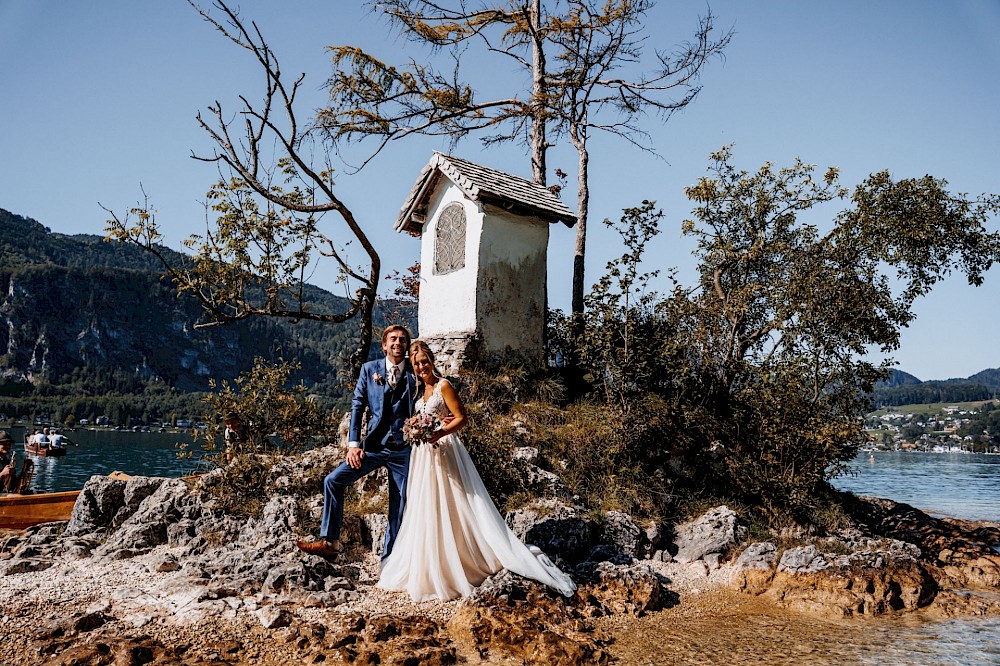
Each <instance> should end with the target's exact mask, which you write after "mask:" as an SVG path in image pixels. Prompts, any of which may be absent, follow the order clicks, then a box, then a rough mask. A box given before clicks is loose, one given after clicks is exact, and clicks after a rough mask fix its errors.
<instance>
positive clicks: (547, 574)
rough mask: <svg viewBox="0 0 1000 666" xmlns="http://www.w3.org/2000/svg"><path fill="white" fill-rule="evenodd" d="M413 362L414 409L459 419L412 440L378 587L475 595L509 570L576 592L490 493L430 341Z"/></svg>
mask: <svg viewBox="0 0 1000 666" xmlns="http://www.w3.org/2000/svg"><path fill="white" fill-rule="evenodd" d="M410 363H411V364H412V365H413V369H414V371H415V372H416V375H417V378H418V379H419V381H420V384H419V387H418V391H417V392H418V394H419V395H420V398H419V399H418V400H417V404H416V407H415V408H414V413H415V414H419V413H425V414H431V415H433V416H437V417H438V418H439V419H441V420H442V422H443V421H444V418H445V417H446V416H449V415H453V416H454V418H453V419H451V420H450V421H449V422H448V423H447V424H445V425H443V426H442V427H441V428H439V429H438V430H436V431H435V432H434V433H433V434H432V435H431V436H430V438H429V442H428V443H424V444H420V445H414V446H413V450H412V453H411V454H410V475H409V477H408V481H407V484H406V487H407V499H406V509H405V510H404V512H403V523H402V526H401V527H400V530H399V535H398V536H397V537H396V545H395V546H394V547H393V549H392V553H391V554H390V555H389V557H388V558H386V560H385V561H384V562H383V565H382V575H381V577H380V578H379V581H378V586H379V587H381V588H383V589H386V590H398V591H406V592H408V593H409V594H410V596H411V597H412V598H413V599H414V600H415V601H426V600H429V599H442V600H445V599H454V598H456V597H460V596H461V597H464V596H469V595H470V594H472V592H473V590H474V589H475V587H476V586H478V585H479V584H481V583H482V582H483V581H484V580H486V578H488V577H489V576H491V575H492V574H494V573H497V572H498V571H500V570H501V569H507V570H509V571H512V572H514V573H516V574H520V575H522V576H525V577H526V578H532V579H534V580H537V581H539V582H541V583H544V584H545V585H548V586H549V587H551V588H553V589H555V590H557V591H559V592H560V593H562V594H564V595H566V596H571V595H573V593H574V592H575V591H576V585H575V584H574V583H573V581H572V579H570V577H569V576H567V575H566V574H565V573H563V572H562V571H560V570H559V569H558V568H557V567H556V566H555V565H554V564H553V563H552V562H551V560H549V558H548V557H546V555H545V553H543V552H542V551H541V550H539V549H538V548H536V547H534V546H526V545H525V544H523V543H521V541H520V540H519V539H518V538H517V537H516V536H515V535H514V533H513V532H511V531H510V528H508V527H507V523H506V522H504V519H503V517H502V516H501V515H500V512H499V511H497V508H496V506H495V505H494V504H493V500H492V499H490V496H489V493H488V492H487V490H486V486H484V485H483V481H482V479H481V478H480V477H479V473H478V472H477V471H476V467H475V465H474V464H473V463H472V459H471V458H470V457H469V453H468V451H466V450H465V447H464V446H463V445H462V442H461V440H459V438H458V436H457V435H456V434H455V433H456V432H457V431H458V430H461V429H462V427H464V426H465V423H466V417H465V411H464V410H463V408H462V401H461V400H460V399H459V397H458V393H457V392H456V391H455V389H454V387H452V385H451V384H450V383H449V382H448V380H447V379H444V378H443V377H441V376H440V375H438V374H437V371H436V370H435V368H434V353H433V352H432V351H431V349H430V347H428V346H427V343H425V342H423V341H422V340H415V341H414V342H413V344H412V345H410ZM421 389H422V390H421Z"/></svg>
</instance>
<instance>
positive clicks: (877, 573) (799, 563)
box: [767, 542, 938, 617]
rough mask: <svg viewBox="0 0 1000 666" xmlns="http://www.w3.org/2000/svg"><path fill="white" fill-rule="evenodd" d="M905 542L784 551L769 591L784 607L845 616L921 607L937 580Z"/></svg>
mask: <svg viewBox="0 0 1000 666" xmlns="http://www.w3.org/2000/svg"><path fill="white" fill-rule="evenodd" d="M897 543H898V542H897ZM901 546H902V547H900V548H897V549H893V548H892V547H890V548H888V549H885V550H881V551H860V552H854V553H850V554H846V555H835V554H832V553H824V552H821V551H820V550H819V549H817V548H816V546H802V547H799V548H792V549H789V550H786V551H785V552H784V553H783V554H782V555H781V559H780V560H779V561H778V565H777V569H776V571H775V573H774V578H773V579H772V581H771V584H770V586H769V588H768V590H767V594H768V595H769V596H770V597H772V598H773V599H774V600H775V601H777V602H778V603H780V604H781V605H784V606H788V607H791V608H795V609H798V610H805V611H811V612H818V613H821V614H826V615H839V616H846V617H849V616H853V615H882V614H885V613H889V612H892V611H900V610H916V609H918V608H922V607H924V606H926V605H928V604H929V603H930V602H931V601H932V600H933V598H934V595H935V593H936V592H937V589H938V587H937V584H936V583H935V581H934V579H933V578H932V577H931V575H930V573H929V572H928V571H927V570H926V569H925V568H924V567H923V566H921V565H920V563H919V562H918V561H917V560H916V558H915V557H913V555H912V554H911V553H908V552H907V549H906V548H905V546H903V545H901Z"/></svg>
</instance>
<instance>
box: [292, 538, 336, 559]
mask: <svg viewBox="0 0 1000 666" xmlns="http://www.w3.org/2000/svg"><path fill="white" fill-rule="evenodd" d="M295 546H296V547H297V548H298V549H299V550H301V551H302V552H303V553H308V554H309V555H316V556H317V557H322V558H325V559H328V560H335V559H337V556H339V555H340V551H341V550H342V548H341V547H340V546H334V545H333V543H331V542H329V541H327V540H325V539H320V540H319V541H301V540H296V542H295Z"/></svg>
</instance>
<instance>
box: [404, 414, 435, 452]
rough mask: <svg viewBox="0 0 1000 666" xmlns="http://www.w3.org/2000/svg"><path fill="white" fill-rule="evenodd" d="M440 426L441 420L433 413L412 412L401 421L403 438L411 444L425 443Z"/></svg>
mask: <svg viewBox="0 0 1000 666" xmlns="http://www.w3.org/2000/svg"><path fill="white" fill-rule="evenodd" d="M440 427H441V420H440V419H439V418H438V417H436V416H434V415H433V414H426V413H423V412H421V413H420V414H414V415H413V416H411V417H410V418H408V419H406V421H405V422H404V423H403V438H404V439H405V440H406V441H407V442H408V443H409V444H410V445H412V446H420V445H421V444H427V443H429V442H430V439H431V436H432V435H433V434H434V432H435V431H436V430H438V428H440ZM435 444H436V443H435Z"/></svg>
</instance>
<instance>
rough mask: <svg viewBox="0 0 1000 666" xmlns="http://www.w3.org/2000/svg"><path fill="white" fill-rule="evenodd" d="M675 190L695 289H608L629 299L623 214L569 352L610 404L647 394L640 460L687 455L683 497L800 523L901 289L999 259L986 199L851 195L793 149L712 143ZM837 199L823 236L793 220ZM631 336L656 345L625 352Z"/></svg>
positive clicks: (845, 452) (861, 391) (823, 482)
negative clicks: (704, 162)
mask: <svg viewBox="0 0 1000 666" xmlns="http://www.w3.org/2000/svg"><path fill="white" fill-rule="evenodd" d="M687 195H688V197H689V198H690V199H691V200H692V202H693V203H694V210H693V216H692V218H691V219H690V220H688V221H686V222H685V223H684V231H685V233H686V234H688V235H691V236H693V237H694V238H695V240H696V241H697V249H696V250H695V256H696V258H697V260H698V280H697V283H696V284H695V285H693V286H690V287H685V286H682V285H679V284H677V285H675V287H674V289H673V291H672V292H671V293H670V294H668V295H667V296H666V297H664V298H653V297H652V296H650V295H649V293H648V292H645V294H644V296H643V297H635V296H633V297H631V298H628V299H626V298H624V294H626V293H629V292H631V293H633V294H635V295H638V294H639V293H642V290H641V289H640V290H637V289H636V286H637V285H641V284H642V282H641V281H639V280H637V276H638V275H641V273H640V272H639V271H638V269H637V268H636V267H635V266H636V265H637V264H638V262H639V260H640V259H641V257H642V254H641V248H642V246H643V245H644V244H645V243H646V242H647V241H648V239H649V238H651V237H652V230H651V229H650V226H651V225H655V224H656V223H657V222H658V219H659V216H658V214H656V213H655V211H654V210H653V209H652V207H651V205H648V204H646V205H644V207H643V208H640V209H635V210H633V211H626V216H624V217H623V218H622V220H623V226H624V227H626V228H629V227H631V228H632V234H633V235H632V236H631V237H629V236H626V237H625V238H626V248H628V249H629V250H630V251H629V252H628V253H627V254H626V255H624V256H623V257H622V258H621V260H617V261H615V262H612V263H611V264H609V273H608V275H607V276H606V277H605V278H604V279H603V280H602V281H600V282H599V283H598V284H597V285H596V287H595V288H594V289H593V290H592V292H591V294H590V296H589V298H591V299H592V304H590V305H588V309H589V310H592V312H591V313H589V314H588V318H587V322H588V324H587V326H588V328H587V332H586V335H585V336H584V339H583V342H582V344H581V349H580V358H581V359H584V360H585V361H586V363H587V364H588V371H589V373H590V376H591V378H592V380H593V381H594V382H595V384H596V385H598V386H599V387H601V389H602V390H603V391H604V392H605V394H606V395H608V397H609V398H610V397H611V396H612V393H611V392H609V391H608V387H609V386H617V387H618V388H617V390H616V391H615V393H614V394H615V395H617V396H619V399H623V400H625V401H626V402H628V401H630V400H633V401H634V400H636V398H635V397H634V396H640V395H643V394H659V395H661V396H663V397H664V398H665V400H664V407H663V409H667V410H670V411H671V413H672V418H675V419H676V420H677V422H676V428H677V430H676V431H677V439H678V442H676V443H675V444H673V448H674V451H673V452H672V453H671V457H672V458H673V459H672V460H670V461H664V459H663V452H662V451H660V450H657V449H651V450H649V451H647V452H645V455H644V456H643V457H642V458H643V459H646V460H651V461H659V463H657V462H654V464H660V463H663V462H669V463H670V464H674V465H675V466H684V465H687V466H688V471H687V473H688V478H687V480H686V483H688V486H689V489H688V490H689V492H691V493H696V494H697V493H705V492H709V493H711V492H715V493H718V492H727V493H730V494H731V495H732V496H733V499H734V500H735V501H738V502H742V503H744V504H745V505H747V506H752V507H757V508H758V509H759V510H760V511H761V512H762V513H763V514H764V515H765V516H767V517H768V518H770V519H772V520H774V521H776V522H781V521H783V520H786V519H789V518H792V519H797V520H808V519H810V516H813V515H815V514H816V512H817V511H819V510H820V509H821V507H822V505H823V503H824V502H827V501H828V500H829V497H830V490H829V485H828V483H827V480H828V479H829V478H830V476H831V475H833V474H836V473H838V471H840V470H841V469H843V465H844V464H845V463H846V462H847V461H849V460H851V459H852V458H853V457H854V456H855V454H856V452H857V449H858V447H859V446H861V445H862V444H864V443H865V442H866V435H865V431H864V415H865V413H866V411H867V409H868V405H869V396H870V395H871V391H872V389H873V387H874V385H875V383H876V381H878V380H879V379H880V378H884V377H886V376H887V374H888V372H887V370H888V368H889V366H890V364H891V361H890V360H886V361H884V362H883V363H881V364H875V363H873V362H871V361H870V360H868V357H867V354H868V352H869V350H870V349H873V348H874V349H879V350H881V351H882V352H883V353H884V354H886V355H889V354H891V353H892V352H893V351H894V350H895V349H897V348H898V346H899V336H900V331H901V329H902V328H903V327H904V326H906V325H907V324H909V323H910V322H911V321H912V320H913V317H914V313H913V304H914V302H915V300H916V299H917V298H919V297H920V296H922V295H924V294H926V293H927V292H928V291H929V290H930V289H931V288H932V287H933V285H934V284H936V283H937V282H938V281H940V280H941V279H942V278H944V277H945V276H946V275H948V274H949V273H951V272H961V273H964V274H965V275H966V277H967V279H968V280H969V282H970V283H971V284H976V285H978V284H981V283H982V279H983V274H984V273H985V271H986V270H987V269H989V267H990V266H991V265H992V264H993V262H994V261H996V260H997V258H998V257H1000V234H997V233H996V232H992V231H989V230H987V228H986V222H987V221H989V220H990V219H991V218H993V217H995V216H996V214H997V213H998V212H1000V198H998V197H996V196H992V195H990V196H986V195H984V196H981V197H977V198H971V197H969V196H967V195H964V194H952V193H950V192H949V191H948V190H947V184H946V183H945V182H944V181H942V180H938V179H935V178H931V177H929V176H927V177H924V178H919V179H903V180H898V181H897V180H894V179H892V178H891V177H890V176H889V174H888V173H886V172H879V173H876V174H873V175H872V176H870V177H869V178H867V179H866V180H865V181H864V182H862V183H861V184H860V185H858V186H857V187H856V188H855V189H854V190H853V192H851V191H849V190H847V189H846V188H843V187H841V186H840V184H839V178H838V173H837V170H836V169H829V170H827V171H826V172H824V173H822V174H817V172H816V168H815V167H813V166H811V165H808V164H805V163H803V162H802V161H801V160H796V161H795V163H794V164H793V165H792V166H789V167H786V168H780V169H779V168H775V167H774V165H772V164H765V165H764V166H762V167H761V168H759V169H758V170H756V171H755V172H747V171H743V170H740V169H738V168H736V167H735V166H734V165H733V164H732V153H731V150H730V149H729V148H725V149H723V150H721V151H719V152H718V153H716V154H715V155H713V156H712V161H711V165H710V168H709V173H708V175H706V176H705V177H703V178H701V179H700V180H699V181H698V182H697V184H695V185H694V186H692V187H690V188H688V190H687ZM838 200H849V201H850V204H849V206H848V207H846V209H844V210H842V211H841V212H839V213H836V214H834V215H832V216H831V218H832V221H831V222H830V223H828V224H827V225H826V227H825V229H824V230H821V229H820V227H819V226H818V225H817V224H815V223H813V222H812V221H805V220H804V219H803V216H804V214H805V213H807V212H809V216H808V217H809V220H816V219H818V215H819V212H820V210H819V209H820V208H821V207H822V206H823V205H824V204H831V205H832V203H833V202H835V201H838ZM828 219H829V218H828ZM614 284H617V285H620V286H619V287H618V288H616V289H610V288H609V287H610V286H611V285H614ZM596 313H607V315H606V316H603V315H602V316H600V317H598V316H595V315H596ZM616 331H617V332H616ZM635 340H640V341H649V340H654V341H657V342H658V344H652V345H648V346H647V347H646V348H645V349H642V350H638V349H636V348H635V347H634V346H633V343H632V342H631V341H635ZM633 352H635V353H633ZM650 361H651V362H652V364H653V365H655V366H659V368H660V370H661V372H656V368H652V367H649V365H648V363H649V362H650ZM644 364H646V365H644ZM609 378H611V379H613V382H609V381H608V380H609ZM629 392H631V393H632V396H629V395H628V393H629ZM652 472H653V473H656V470H655V469H654V470H652Z"/></svg>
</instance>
